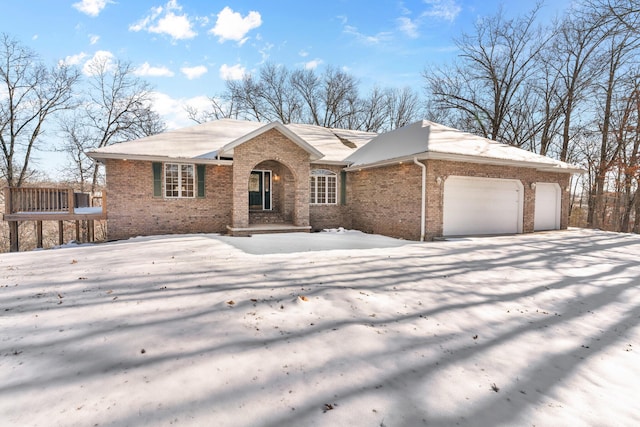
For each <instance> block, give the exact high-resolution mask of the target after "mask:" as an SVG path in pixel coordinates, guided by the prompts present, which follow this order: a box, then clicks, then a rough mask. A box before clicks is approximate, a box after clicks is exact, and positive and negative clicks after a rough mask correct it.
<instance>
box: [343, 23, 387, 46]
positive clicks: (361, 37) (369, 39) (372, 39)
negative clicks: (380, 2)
mask: <svg viewBox="0 0 640 427" xmlns="http://www.w3.org/2000/svg"><path fill="white" fill-rule="evenodd" d="M343 31H344V32H345V33H346V34H350V35H352V36H354V37H355V38H356V40H358V41H359V42H360V43H363V44H368V45H374V44H381V43H384V42H387V41H389V40H391V33H390V32H388V31H382V32H379V33H377V34H375V35H372V36H368V35H366V34H363V33H361V32H359V31H358V29H357V28H356V27H354V26H352V25H345V26H344V30H343Z"/></svg>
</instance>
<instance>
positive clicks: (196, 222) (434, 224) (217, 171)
mask: <svg viewBox="0 0 640 427" xmlns="http://www.w3.org/2000/svg"><path fill="white" fill-rule="evenodd" d="M424 164H426V166H427V195H426V196H427V197H426V238H427V239H432V238H434V237H438V236H441V235H442V230H443V228H442V227H443V216H442V215H443V194H444V193H443V190H444V185H445V184H444V183H445V182H446V179H447V178H448V177H449V176H453V175H456V176H476V177H487V178H505V179H518V180H520V181H521V182H522V185H523V188H524V208H523V216H524V217H523V231H524V232H525V233H528V232H532V231H533V226H534V211H535V190H533V189H532V188H531V183H534V182H554V183H558V184H559V185H560V188H561V189H562V190H563V191H562V205H561V224H560V228H562V229H565V228H567V225H568V210H569V192H568V191H565V188H566V187H567V186H568V185H569V179H570V175H569V174H559V173H551V172H538V171H536V170H535V169H531V168H518V167H507V166H493V165H484V164H474V163H462V162H451V161H439V160H429V161H426V162H424ZM106 168H107V189H108V208H107V209H108V211H107V215H108V238H109V239H124V238H128V237H131V236H137V235H155V234H170V233H202V232H206V233H218V232H225V231H226V227H227V226H228V225H232V226H234V227H246V226H247V225H248V224H249V207H248V194H247V189H248V179H249V175H250V173H251V171H252V170H253V169H266V170H272V171H273V173H274V176H275V175H278V177H279V179H278V180H277V181H275V180H274V183H273V184H274V185H273V189H272V191H273V208H274V210H275V211H276V212H279V213H280V214H281V215H282V216H281V217H282V218H283V219H284V220H286V221H291V222H293V224H294V225H298V226H308V225H310V226H311V227H312V228H313V229H323V228H336V227H340V226H342V227H345V228H354V229H358V230H362V231H365V232H369V233H378V234H384V235H388V236H393V237H400V238H405V239H411V240H417V239H419V238H420V200H421V172H422V170H421V168H420V167H418V166H417V165H415V164H414V163H412V162H405V163H403V164H395V165H391V166H385V167H378V168H370V169H364V170H361V171H351V172H348V173H347V174H346V177H347V182H346V189H347V191H346V195H345V196H346V197H345V198H346V204H344V205H342V204H341V203H340V200H341V196H340V191H341V187H342V186H341V183H340V180H341V179H342V176H341V174H340V172H341V170H342V168H341V167H340V166H335V165H323V164H313V165H310V164H309V153H308V152H307V151H305V150H304V149H302V148H301V147H299V146H298V145H297V144H295V143H293V142H292V141H290V140H289V139H288V138H286V137H285V136H284V135H282V134H281V133H280V132H279V131H277V130H275V129H272V130H269V131H267V132H265V133H264V134H262V135H260V136H258V137H256V138H254V139H252V140H250V141H247V142H245V143H243V144H241V145H239V146H237V147H235V149H234V162H233V166H228V165H221V166H218V165H207V166H206V178H205V192H206V193H205V197H204V198H193V199H165V198H163V197H154V196H153V173H152V167H151V162H143V161H126V160H107V161H106ZM311 169H328V170H331V171H333V172H335V173H336V174H337V175H338V177H337V178H338V179H337V186H338V194H337V198H338V203H337V204H336V205H311V206H310V205H309V174H310V170H311ZM438 178H440V183H438ZM234 183H235V185H234Z"/></svg>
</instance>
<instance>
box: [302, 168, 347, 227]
mask: <svg viewBox="0 0 640 427" xmlns="http://www.w3.org/2000/svg"><path fill="white" fill-rule="evenodd" d="M313 169H325V170H329V171H331V172H333V173H335V174H336V185H337V192H336V200H337V203H336V204H335V205H310V206H309V223H310V224H311V227H312V229H313V230H323V229H326V228H338V227H344V228H347V229H348V228H352V223H351V210H350V208H349V207H348V206H345V205H341V204H340V198H341V189H342V185H341V182H340V180H341V178H342V177H341V174H340V172H341V171H342V169H343V167H342V166H335V165H326V164H316V163H314V164H312V165H311V170H313Z"/></svg>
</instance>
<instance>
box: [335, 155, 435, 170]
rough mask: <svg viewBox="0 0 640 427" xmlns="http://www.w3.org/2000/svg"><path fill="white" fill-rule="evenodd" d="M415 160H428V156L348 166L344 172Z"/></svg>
mask: <svg viewBox="0 0 640 427" xmlns="http://www.w3.org/2000/svg"><path fill="white" fill-rule="evenodd" d="M414 158H416V159H418V160H427V159H428V156H427V155H426V153H420V154H411V155H408V156H402V157H396V158H394V159H388V160H381V161H379V162H375V163H369V164H362V165H355V166H353V165H352V166H348V167H346V168H344V170H345V171H347V172H351V171H358V170H361V169H371V168H380V167H383V166H390V165H395V164H398V163H404V162H413V159H414Z"/></svg>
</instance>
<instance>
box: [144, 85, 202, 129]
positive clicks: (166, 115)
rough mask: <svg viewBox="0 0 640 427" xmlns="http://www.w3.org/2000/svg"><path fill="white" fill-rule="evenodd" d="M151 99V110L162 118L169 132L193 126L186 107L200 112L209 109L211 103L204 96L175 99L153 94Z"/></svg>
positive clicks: (163, 94)
mask: <svg viewBox="0 0 640 427" xmlns="http://www.w3.org/2000/svg"><path fill="white" fill-rule="evenodd" d="M151 97H152V104H153V109H154V110H155V111H156V112H157V113H158V114H159V115H160V116H161V117H162V120H164V122H165V123H166V125H167V128H168V129H169V130H171V129H179V128H183V127H186V126H193V125H194V124H195V123H194V122H193V121H192V120H191V119H189V115H188V114H187V111H186V110H185V107H186V106H187V105H188V106H190V107H193V108H196V109H198V110H200V111H204V110H207V109H209V108H210V107H211V101H210V100H209V98H208V97H206V96H204V95H202V96H196V97H194V98H180V99H176V98H172V97H171V96H169V95H167V94H166V93H162V92H153V93H152V94H151Z"/></svg>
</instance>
